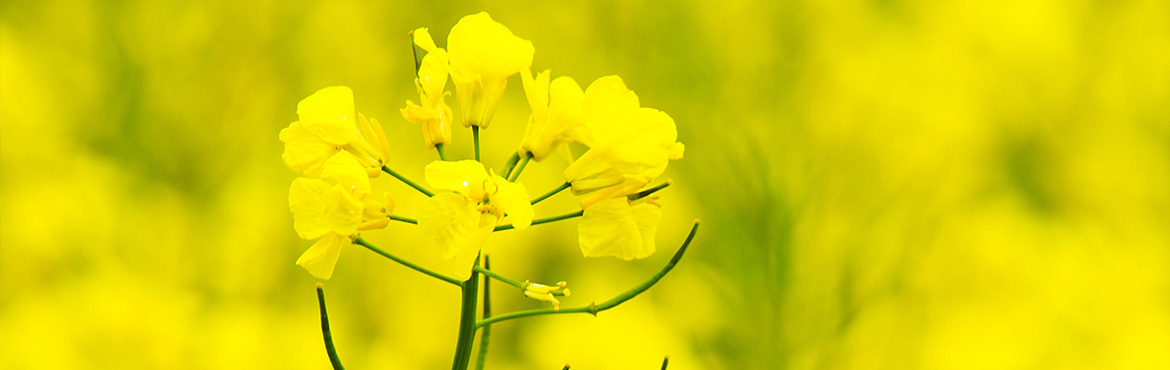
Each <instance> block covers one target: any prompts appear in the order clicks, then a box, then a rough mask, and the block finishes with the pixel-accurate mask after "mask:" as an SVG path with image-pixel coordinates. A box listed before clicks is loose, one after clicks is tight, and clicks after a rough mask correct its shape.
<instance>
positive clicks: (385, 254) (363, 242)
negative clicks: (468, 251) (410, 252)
mask: <svg viewBox="0 0 1170 370" xmlns="http://www.w3.org/2000/svg"><path fill="white" fill-rule="evenodd" d="M353 243H354V244H357V245H360V246H363V247H366V248H367V249H369V250H372V251H374V253H377V254H380V255H382V257H386V258H389V259H391V260H393V261H394V262H398V263H399V264H402V265H403V266H406V267H409V268H411V269H414V270H415V271H418V272H421V273H424V274H427V275H430V276H431V277H433V278H436V279H439V280H442V281H445V282H447V283H450V284H453V285H455V286H463V282H462V281H460V280H459V279H456V278H453V277H450V276H447V275H443V274H440V273H437V272H434V271H431V270H428V269H426V268H425V267H422V266H419V265H416V264H414V263H411V262H410V261H407V260H404V259H402V258H399V257H398V256H395V255H393V254H390V253H388V252H386V251H384V250H381V249H379V248H378V247H375V246H374V245H373V244H370V242H368V241H366V240H365V239H362V238H360V237H359V238H356V239H354V240H353Z"/></svg>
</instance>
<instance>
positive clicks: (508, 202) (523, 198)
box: [491, 176, 534, 230]
mask: <svg viewBox="0 0 1170 370" xmlns="http://www.w3.org/2000/svg"><path fill="white" fill-rule="evenodd" d="M493 181H495V183H496V186H498V187H499V190H498V191H497V192H496V194H495V195H492V196H491V199H492V203H493V204H496V205H498V206H499V207H500V208H501V209H503V211H504V213H506V214H507V215H508V217H511V218H512V225H513V226H515V227H516V229H517V230H519V229H523V228H526V227H528V226H530V225H532V217H533V215H534V213H533V211H532V203H530V202H529V200H528V199H529V198H528V190H527V189H525V188H524V185H521V184H518V183H511V182H508V180H505V179H504V178H503V177H500V176H494V177H493ZM493 226H494V225H493Z"/></svg>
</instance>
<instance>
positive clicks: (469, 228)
mask: <svg viewBox="0 0 1170 370" xmlns="http://www.w3.org/2000/svg"><path fill="white" fill-rule="evenodd" d="M476 204H477V203H475V202H472V201H469V200H468V199H467V197H464V196H462V195H459V194H454V193H442V194H435V196H433V197H431V198H430V199H428V200H427V201H426V202H424V203H423V206H422V209H421V210H420V212H419V217H418V226H419V229H421V230H422V232H423V234H425V235H427V236H430V237H431V238H432V239H434V240H435V244H438V246H439V252H440V253H441V255H442V256H443V258H454V257H455V256H456V254H458V253H459V252H460V251H462V250H464V249H467V248H473V249H475V250H476V251H478V250H479V247H480V246H481V245H482V244H480V245H474V244H469V243H468V241H469V240H470V241H474V239H473V238H472V237H473V236H474V235H473V234H475V233H476V232H477V231H478V230H479V229H480V212H479V211H478V210H476Z"/></svg>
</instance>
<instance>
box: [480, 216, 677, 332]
mask: <svg viewBox="0 0 1170 370" xmlns="http://www.w3.org/2000/svg"><path fill="white" fill-rule="evenodd" d="M698 231H699V220H695V225H694V226H691V233H690V234H687V239H686V240H685V241H683V244H682V247H679V249H678V251H677V252H674V257H671V258H670V262H667V263H666V266H663V267H662V269H661V270H659V271H658V273H656V274H654V276H651V277H650V279H647V280H646V281H644V282H642V284H639V285H638V286H636V287H634V288H632V289H630V290H627V291H626V292H625V293H622V294H620V295H618V296H617V297H613V299H610V300H608V301H605V302H603V303H601V304H596V303H594V304H590V305H588V306H585V307H577V308H566V309H562V310H560V311H557V310H553V309H542V310H528V311H520V312H513V313H509V314H504V315H500V316H493V317H490V318H486V319H483V320H480V321H479V322H477V323H475V326H476V327H485V326H488V325H491V324H494V323H497V322H500V321H505V320H511V319H518V318H521V317H529V316H540V315H559V314H571V313H587V314H591V315H593V316H597V313H598V312H601V311H605V310H608V309H611V308H614V307H617V305H620V304H622V303H623V302H625V301H628V300H630V299H631V298H634V297H635V296H637V295H638V294H641V293H642V292H645V291H646V290H647V289H650V287H652V286H654V284H655V283H658V281H659V280H662V277H663V276H666V273H668V272H670V270H671V269H673V268H674V265H676V264H678V261H679V260H680V259H682V256H683V253H685V252H686V251H687V246H689V245H691V240H694V239H695V233H697V232H698Z"/></svg>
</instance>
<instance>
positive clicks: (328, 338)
mask: <svg viewBox="0 0 1170 370" xmlns="http://www.w3.org/2000/svg"><path fill="white" fill-rule="evenodd" d="M317 304H318V305H319V306H320V307H321V334H323V335H324V336H325V352H326V353H328V354H329V363H330V364H333V369H334V370H345V367H344V366H341V358H340V357H338V356H337V348H336V347H334V346H333V332H331V331H330V330H329V313H328V312H327V311H326V310H325V287H324V286H323V285H321V283H317Z"/></svg>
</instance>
